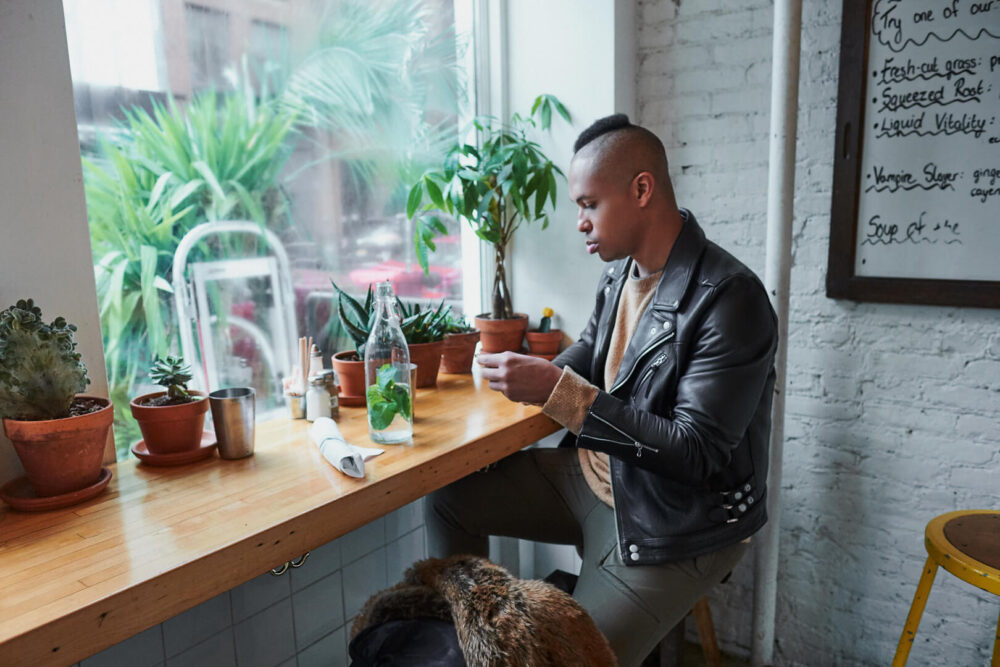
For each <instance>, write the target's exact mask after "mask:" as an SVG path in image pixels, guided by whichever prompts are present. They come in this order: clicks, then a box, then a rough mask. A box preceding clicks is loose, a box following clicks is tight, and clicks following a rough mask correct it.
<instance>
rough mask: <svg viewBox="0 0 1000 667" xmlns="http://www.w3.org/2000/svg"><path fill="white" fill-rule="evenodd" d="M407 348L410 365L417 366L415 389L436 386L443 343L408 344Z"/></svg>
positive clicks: (441, 341) (438, 341)
mask: <svg viewBox="0 0 1000 667" xmlns="http://www.w3.org/2000/svg"><path fill="white" fill-rule="evenodd" d="M407 347H408V348H409V349H410V363H411V364H416V365H417V388H423V387H434V386H436V385H437V380H438V369H439V367H440V366H441V351H442V350H443V349H444V341H443V340H437V341H434V342H433V343H410V344H409V345H407Z"/></svg>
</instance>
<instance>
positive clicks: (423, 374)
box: [331, 281, 451, 405]
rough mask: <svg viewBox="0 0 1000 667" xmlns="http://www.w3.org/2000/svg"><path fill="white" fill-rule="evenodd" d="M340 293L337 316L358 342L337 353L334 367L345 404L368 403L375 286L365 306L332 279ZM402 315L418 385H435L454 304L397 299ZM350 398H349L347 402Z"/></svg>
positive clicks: (367, 297)
mask: <svg viewBox="0 0 1000 667" xmlns="http://www.w3.org/2000/svg"><path fill="white" fill-rule="evenodd" d="M331 284H332V285H333V288H334V289H335V290H336V292H337V316H338V317H340V322H341V324H343V326H344V329H345V330H346V331H347V334H348V335H349V336H350V337H351V340H352V341H354V349H353V350H342V351H340V352H337V353H336V354H334V355H333V367H334V369H336V371H337V376H338V377H339V378H340V386H341V403H342V404H344V405H364V404H365V364H364V358H365V343H366V342H368V335H369V334H370V333H371V328H372V325H373V324H374V322H375V311H374V308H375V304H374V297H373V293H372V288H371V285H369V286H368V293H367V295H366V296H365V302H364V304H363V305H362V304H361V303H360V302H359V301H358V300H357V299H355V298H354V297H352V296H351V295H349V294H348V293H347V292H345V291H344V290H342V289H340V287H338V286H337V284H336V283H334V282H332V281H331ZM396 307H397V308H398V309H399V313H400V316H401V321H400V329H402V331H403V336H404V337H405V338H406V344H407V347H408V348H409V350H410V362H411V363H415V364H416V365H417V387H433V386H434V385H435V384H437V375H438V370H439V366H440V363H441V351H442V349H443V347H444V337H445V333H446V331H447V329H446V325H447V321H448V315H449V314H450V313H451V306H447V305H445V303H444V299H442V300H441V303H440V304H439V305H438V307H437V308H436V309H433V310H432V309H429V308H428V309H426V310H422V309H421V308H420V306H419V305H418V304H413V305H409V306H408V305H407V304H405V303H403V302H402V301H400V300H399V298H398V297H397V298H396ZM345 398H346V401H345Z"/></svg>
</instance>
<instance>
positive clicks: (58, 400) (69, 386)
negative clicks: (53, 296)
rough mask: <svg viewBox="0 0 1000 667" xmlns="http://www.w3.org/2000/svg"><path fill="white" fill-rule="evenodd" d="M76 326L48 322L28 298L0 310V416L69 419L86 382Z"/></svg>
mask: <svg viewBox="0 0 1000 667" xmlns="http://www.w3.org/2000/svg"><path fill="white" fill-rule="evenodd" d="M75 332H76V325H73V324H69V323H68V322H66V320H65V319H64V318H62V317H57V318H55V319H54V320H52V322H51V323H50V324H45V322H44V321H43V320H42V310H41V308H39V307H38V306H36V305H35V302H34V301H33V300H32V299H27V300H25V299H21V300H19V301H18V302H17V303H16V304H14V305H13V306H11V307H10V308H7V309H6V310H4V311H2V312H0V416H3V417H8V418H11V419H22V420H26V421H35V420H41V419H62V418H64V417H69V416H70V406H71V405H72V404H73V398H74V396H75V395H76V394H77V393H79V392H81V391H83V390H84V389H86V387H87V385H88V384H89V383H90V378H88V377H87V368H86V366H84V365H83V362H82V361H80V354H79V353H78V352H76V351H75V349H76V340H75V338H74V333H75Z"/></svg>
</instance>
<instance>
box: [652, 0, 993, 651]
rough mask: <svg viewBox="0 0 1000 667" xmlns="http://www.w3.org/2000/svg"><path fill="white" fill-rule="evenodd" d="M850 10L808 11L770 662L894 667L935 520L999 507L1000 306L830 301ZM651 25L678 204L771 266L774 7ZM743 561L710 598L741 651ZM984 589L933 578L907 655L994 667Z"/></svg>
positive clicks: (720, 10)
mask: <svg viewBox="0 0 1000 667" xmlns="http://www.w3.org/2000/svg"><path fill="white" fill-rule="evenodd" d="M840 14H841V3H836V2H834V3H829V2H806V3H804V6H803V32H802V47H803V50H802V59H801V63H800V81H799V109H800V113H799V118H798V137H797V155H796V166H795V174H796V191H795V198H794V207H795V208H794V214H795V225H794V229H793V233H794V238H793V253H794V258H795V263H794V265H793V269H792V285H791V290H792V295H793V296H792V300H791V303H790V312H789V323H790V324H789V333H788V340H789V348H788V370H787V376H788V384H787V387H786V391H787V395H786V399H787V400H786V414H785V448H784V451H785V459H784V467H783V483H782V496H783V501H782V510H781V526H782V534H781V556H780V561H779V568H780V570H779V587H778V615H777V628H776V633H777V644H776V653H775V664H777V665H803V666H805V665H810V666H811V665H838V666H840V665H844V666H847V667H850V666H855V665H856V666H858V667H861V666H869V665H877V664H888V662H889V661H890V660H891V656H892V654H893V652H894V650H895V646H896V642H897V641H898V639H899V633H900V631H901V630H902V623H903V620H904V619H905V617H906V614H907V612H908V610H909V606H910V602H911V600H912V598H913V592H914V590H915V589H916V584H917V578H918V577H919V573H920V569H921V567H922V564H923V561H924V559H925V558H926V551H925V550H924V546H923V530H924V527H925V526H926V523H927V521H929V520H930V519H932V518H933V517H934V516H937V515H938V514H941V513H943V512H948V511H953V510H956V509H961V508H963V507H997V506H1000V482H998V479H1000V477H998V475H1000V473H998V472H997V471H998V470H1000V447H998V446H997V442H998V437H1000V333H997V322H998V320H997V311H996V310H989V309H975V308H949V307H924V306H913V305H893V304H878V303H857V302H851V301H835V300H831V299H829V298H827V297H826V292H825V290H826V287H825V277H826V264H827V253H828V248H829V234H830V217H829V216H830V206H831V186H832V178H833V172H832V159H833V154H834V148H835V147H834V136H835V131H836V107H837V78H838V74H839V50H840ZM640 17H647V18H648V19H649V20H650V21H651V22H653V23H654V24H655V25H653V26H651V27H650V29H649V30H647V29H646V28H642V29H640V33H639V36H638V38H639V42H640V44H641V45H643V46H640V55H639V63H640V64H639V68H640V76H642V77H653V78H648V79H642V81H646V80H648V81H650V83H651V84H652V85H650V86H649V90H648V91H647V90H644V86H643V84H642V81H640V86H639V89H638V109H639V121H640V122H642V123H645V124H648V125H650V126H652V127H653V128H654V129H655V131H657V132H658V133H659V134H660V136H661V137H663V138H664V140H665V141H668V142H669V144H668V152H669V155H670V159H671V173H672V174H674V175H675V176H676V184H677V187H676V189H677V192H678V197H679V198H680V199H681V200H682V201H683V202H684V204H685V205H688V206H690V207H691V208H692V210H693V211H694V213H695V214H696V215H697V216H698V219H699V220H700V221H702V223H703V224H704V225H705V228H706V233H707V234H708V235H709V237H710V238H711V239H712V240H714V241H716V242H717V243H719V244H720V245H722V246H723V247H725V248H727V249H728V250H730V251H731V252H733V253H734V254H735V255H736V256H737V257H740V258H745V259H746V261H748V262H750V263H752V267H753V268H754V269H755V270H761V269H762V268H763V259H764V253H765V248H764V246H765V237H766V215H767V214H766V212H767V192H766V190H767V176H768V136H769V118H770V109H769V106H770V89H771V47H772V45H771V30H772V27H771V21H772V20H773V3H771V2H770V1H769V0H726V1H725V2H722V1H721V0H714V1H712V2H692V3H689V2H680V3H675V2H673V0H662V1H660V0H656V1H652V0H650V1H646V0H643V1H642V2H640ZM661 22H667V23H670V24H671V25H670V26H669V27H668V26H666V25H662V24H661ZM706 47H707V48H708V49H709V60H710V61H711V63H712V64H711V65H705V66H704V67H700V66H699V64H700V60H701V58H703V57H704V56H703V53H702V51H701V50H700V49H704V48H706ZM659 76H662V77H665V78H666V79H667V80H669V81H670V82H671V84H670V85H671V88H670V89H669V91H668V92H664V90H666V89H667V87H666V86H665V85H661V84H658V83H655V82H657V81H659V79H657V78H655V77H659ZM657 86H659V88H658V87H657ZM706 99H707V104H706ZM750 560H752V559H744V562H743V563H741V564H740V566H739V567H738V568H737V570H736V572H735V573H734V576H733V580H731V581H730V582H729V583H728V584H727V585H726V586H723V587H720V588H719V589H718V591H716V593H714V594H713V598H712V603H713V613H715V614H716V618H717V619H725V623H721V622H719V621H718V620H717V624H716V630H717V632H718V633H719V639H720V644H721V645H722V647H723V648H724V650H728V651H732V652H735V653H736V654H738V655H743V656H746V655H748V653H749V650H750V644H751V636H750V634H751V627H752V617H751V614H752V607H753V603H752V590H753V568H752V566H751V565H748V564H747V561H750ZM989 597H990V596H988V595H987V594H985V593H983V594H980V593H978V592H976V590H975V589H973V587H971V586H968V585H967V584H965V583H964V582H960V581H958V580H957V579H956V578H954V577H950V576H946V575H939V576H938V580H937V582H936V583H935V585H934V591H933V593H932V597H931V600H930V601H929V603H928V607H927V612H925V619H924V622H923V623H922V624H921V631H920V633H919V635H918V645H917V646H915V648H914V651H913V655H912V656H911V662H913V663H914V664H928V665H930V664H985V663H987V662H988V661H989V655H990V650H991V647H992V633H993V632H994V630H995V627H996V625H995V624H996V606H995V600H992V606H989V607H988V608H985V607H987V606H988V603H989V602H990V601H991V599H987V598H989ZM981 600H982V602H981ZM981 607H983V608H981ZM689 632H692V633H693V629H692V628H689Z"/></svg>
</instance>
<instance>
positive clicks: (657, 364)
mask: <svg viewBox="0 0 1000 667" xmlns="http://www.w3.org/2000/svg"><path fill="white" fill-rule="evenodd" d="M666 360H667V355H666V354H660V356H658V357H657V358H656V359H653V365H652V366H650V367H649V368H647V369H646V372H645V373H643V374H642V378H641V379H640V380H639V385H638V386H640V387H641V386H642V383H643V382H646V381H647V380H649V379H650V378H651V377H652V376H653V373H655V372H656V369H657V368H659V367H660V366H662V365H663V362H665V361H666ZM650 386H652V385H649V386H647V387H646V395H645V397H646V398H649V388H650Z"/></svg>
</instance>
